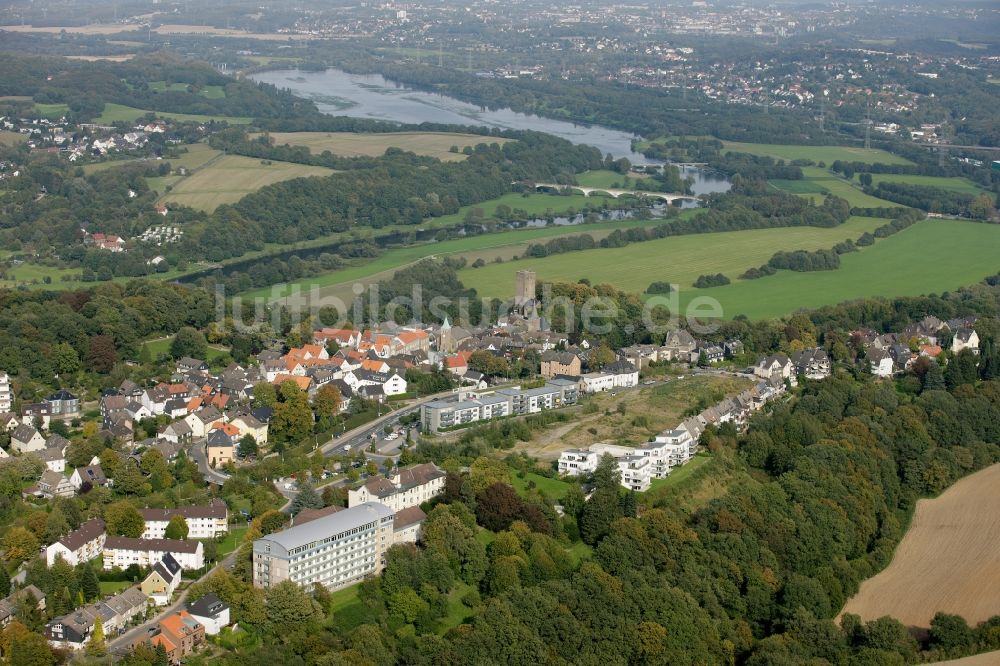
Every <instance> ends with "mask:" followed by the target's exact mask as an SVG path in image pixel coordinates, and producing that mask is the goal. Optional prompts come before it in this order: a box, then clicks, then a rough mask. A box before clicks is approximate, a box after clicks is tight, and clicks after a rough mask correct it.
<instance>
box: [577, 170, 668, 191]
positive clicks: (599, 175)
mask: <svg viewBox="0 0 1000 666" xmlns="http://www.w3.org/2000/svg"><path fill="white" fill-rule="evenodd" d="M626 178H627V179H628V182H626ZM641 180H651V179H650V178H648V177H644V176H642V175H641V174H636V173H634V172H633V173H629V174H628V175H625V174H621V173H618V172H617V171H608V170H606V169H600V170H597V171H584V172H583V173H578V174H576V183H577V185H580V186H582V187H609V188H611V189H620V190H628V189H632V188H633V187H634V186H635V183H636V182H637V181H641Z"/></svg>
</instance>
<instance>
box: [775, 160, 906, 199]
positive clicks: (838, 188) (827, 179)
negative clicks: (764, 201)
mask: <svg viewBox="0 0 1000 666" xmlns="http://www.w3.org/2000/svg"><path fill="white" fill-rule="evenodd" d="M802 175H803V176H804V178H803V179H802V180H779V181H771V185H772V186H774V187H777V188H778V189H781V190H784V191H785V192H789V193H792V194H799V195H802V196H807V197H810V198H811V199H812V200H813V201H815V202H816V203H817V204H819V203H821V202H822V197H821V196H817V191H818V192H821V193H822V194H824V195H825V194H833V195H834V196H838V197H840V198H841V199H844V200H845V201H847V203H849V204H850V205H851V206H852V207H858V208H893V207H899V206H900V204H898V203H893V202H892V201H886V200H885V199H879V198H878V197H873V196H871V195H869V194H865V193H864V192H862V191H861V186H860V185H856V184H852V183H851V181H849V180H846V179H845V178H842V177H841V176H838V175H837V174H835V173H833V172H832V171H830V170H828V169H823V168H820V167H803V168H802Z"/></svg>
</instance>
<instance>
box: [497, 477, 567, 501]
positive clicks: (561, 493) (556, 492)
mask: <svg viewBox="0 0 1000 666" xmlns="http://www.w3.org/2000/svg"><path fill="white" fill-rule="evenodd" d="M529 481H532V482H534V484H535V488H536V489H537V490H538V491H539V492H540V493H542V494H543V495H545V496H546V497H550V498H552V499H554V500H561V499H562V498H563V497H565V496H566V493H567V491H569V489H570V485H571V484H569V483H566V482H565V481H562V480H560V479H550V478H549V477H547V476H541V475H540V474H535V473H533V472H528V473H527V474H526V475H525V478H523V479H522V478H521V477H520V476H518V474H517V472H514V474H512V475H511V485H513V486H514V489H515V490H517V493H518V494H519V495H522V496H523V495H527V494H528V490H529V488H528V482H529Z"/></svg>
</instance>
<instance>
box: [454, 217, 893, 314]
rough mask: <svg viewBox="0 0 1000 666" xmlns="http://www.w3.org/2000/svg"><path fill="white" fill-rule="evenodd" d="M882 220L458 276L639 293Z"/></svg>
mask: <svg viewBox="0 0 1000 666" xmlns="http://www.w3.org/2000/svg"><path fill="white" fill-rule="evenodd" d="M882 224H885V220H881V219H876V218H863V217H852V218H850V219H849V220H848V221H847V222H845V223H844V224H842V225H840V226H839V227H835V228H832V229H823V228H818V227H791V228H782V229H753V230H749V231H729V232H721V233H710V234H689V235H685V236H673V237H669V238H661V239H657V240H652V241H646V242H642V243H633V244H631V245H627V246H625V247H620V248H607V249H605V248H601V249H595V250H585V251H582V252H567V253H565V254H557V255H552V256H549V257H544V258H531V259H522V260H519V261H512V262H508V263H504V264H489V265H487V266H483V267H481V268H466V269H463V270H461V271H459V279H461V280H462V282H463V283H464V284H465V285H466V286H467V287H474V288H475V289H476V290H477V292H478V294H479V296H490V297H501V298H507V297H510V296H511V295H512V294H513V289H514V276H515V274H516V273H517V271H519V270H525V269H526V270H533V271H535V272H536V273H537V275H538V281H539V282H543V281H550V282H576V281H577V280H579V279H580V278H584V277H586V278H589V279H590V281H591V283H593V284H601V283H606V284H612V285H615V286H616V287H618V288H620V289H624V290H626V291H631V292H636V293H642V292H644V291H645V290H646V288H647V287H649V284H650V283H651V282H654V281H658V280H665V281H669V282H673V283H675V284H679V285H680V286H681V289H682V290H683V289H687V288H690V286H691V285H692V284H693V283H694V281H695V280H696V279H697V278H698V276H699V275H703V274H714V273H722V274H724V275H727V276H728V277H729V278H730V279H732V280H734V281H735V279H736V277H737V276H738V275H739V274H741V273H743V271H745V270H746V269H748V268H751V267H754V266H760V265H761V264H764V263H766V262H767V260H768V259H770V258H771V256H772V255H773V254H774V253H775V252H777V251H778V250H817V249H820V248H829V247H832V246H833V245H835V244H836V243H839V242H840V241H843V240H845V239H848V238H851V239H854V238H857V237H858V236H860V235H861V234H863V233H864V232H866V231H872V230H873V229H875V228H876V227H878V226H881V225H882ZM626 267H627V268H626ZM623 269H624V270H623Z"/></svg>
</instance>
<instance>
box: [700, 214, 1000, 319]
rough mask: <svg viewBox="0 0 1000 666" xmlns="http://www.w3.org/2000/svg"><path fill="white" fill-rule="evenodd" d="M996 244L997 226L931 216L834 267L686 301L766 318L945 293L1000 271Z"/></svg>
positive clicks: (741, 284) (738, 283)
mask: <svg viewBox="0 0 1000 666" xmlns="http://www.w3.org/2000/svg"><path fill="white" fill-rule="evenodd" d="M742 233H746V232H742ZM997 247H1000V227H998V226H996V225H990V224H977V223H975V222H960V221H956V220H924V221H923V222H919V223H918V224H916V225H914V226H912V227H910V228H909V229H905V230H903V231H901V232H899V233H897V234H895V235H893V236H890V237H889V238H885V239H882V240H879V241H876V243H875V245H873V246H871V247H868V248H864V249H862V250H861V251H860V252H852V253H850V254H845V255H843V256H842V257H841V265H840V268H839V269H838V270H835V271H818V272H812V273H795V272H792V271H778V273H777V274H775V275H771V276H768V277H765V278H761V279H759V280H734V281H733V283H732V284H729V285H726V286H724V287H714V288H712V289H688V290H686V291H682V293H681V296H680V300H681V304H682V306H684V305H686V304H687V303H688V302H690V300H691V299H692V298H694V297H697V296H706V297H710V298H714V299H717V300H718V301H719V302H720V303H721V304H722V307H723V311H724V313H725V315H724V316H725V317H726V318H731V317H733V316H735V315H737V314H745V315H746V316H748V317H750V319H762V318H769V317H780V316H782V315H786V314H789V313H791V312H794V311H796V310H798V309H800V308H816V307H820V306H822V305H831V304H835V303H840V302H842V301H846V300H851V299H856V298H869V297H874V296H886V297H888V296H916V295H920V294H931V293H938V294H940V293H942V292H944V291H949V290H953V289H956V288H958V287H961V286H965V285H970V284H974V283H976V282H979V281H980V280H982V279H983V278H985V277H986V276H988V275H992V274H994V273H996V272H997V270H998V269H1000V260H998V259H997V253H996V248H997Z"/></svg>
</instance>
